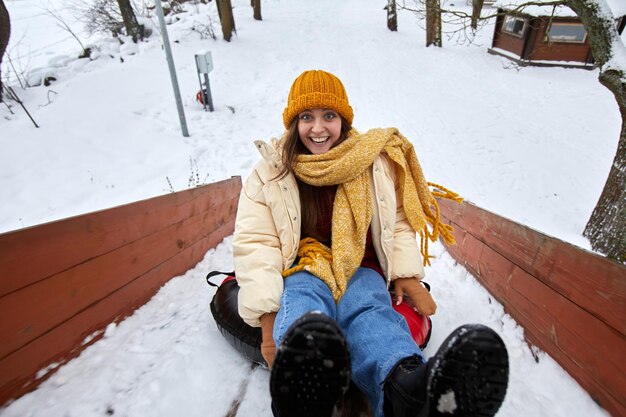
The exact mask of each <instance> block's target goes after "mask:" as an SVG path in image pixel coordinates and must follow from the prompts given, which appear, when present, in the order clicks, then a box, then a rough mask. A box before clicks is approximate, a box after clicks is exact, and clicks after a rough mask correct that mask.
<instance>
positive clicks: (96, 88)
mask: <svg viewBox="0 0 626 417" xmlns="http://www.w3.org/2000/svg"><path fill="white" fill-rule="evenodd" d="M5 3H6V5H7V7H8V9H9V13H10V14H11V17H12V24H13V34H12V38H11V44H10V46H9V51H10V53H14V54H15V57H20V62H22V63H21V64H19V65H18V72H19V68H22V69H23V70H25V69H29V70H30V73H31V74H33V76H32V77H30V78H31V81H32V80H34V79H35V78H36V77H35V75H39V76H41V74H44V73H50V74H52V75H54V76H55V77H56V78H57V81H56V82H54V83H53V84H52V85H50V86H49V87H36V88H28V89H21V88H19V86H17V85H15V84H14V81H12V83H13V84H14V85H13V86H14V88H15V89H16V92H17V93H18V94H19V95H20V97H21V99H22V100H23V101H24V102H25V105H26V106H27V108H28V110H29V111H30V112H31V114H32V115H33V117H34V119H35V120H36V122H37V123H38V124H39V125H40V126H41V127H40V128H39V129H36V128H34V126H33V125H32V123H31V121H30V120H29V119H28V117H27V116H26V114H25V113H24V111H23V110H22V109H21V108H20V107H19V106H17V105H15V104H14V103H13V104H14V105H13V106H12V113H11V112H9V110H8V109H7V107H6V106H3V105H0V116H1V117H0V143H1V145H2V148H1V149H2V151H1V152H0V201H2V202H3V203H4V204H2V205H1V206H0V232H4V231H9V230H13V229H18V228H21V227H26V226H31V225H34V224H38V223H41V222H47V221H51V220H55V219H58V218H62V217H67V216H71V215H76V214H80V213H84V212H88V211H93V210H97V209H101V208H106V207H111V206H115V205H118V204H122V203H128V202H130V201H135V200H138V199H143V198H147V197H151V196H154V195H158V194H162V193H166V192H169V191H171V189H172V188H173V189H175V190H181V189H184V188H187V187H188V186H189V185H196V184H197V183H198V182H212V181H215V180H219V179H223V178H228V177H230V176H232V175H242V176H244V177H245V176H246V175H247V173H248V172H249V171H250V169H251V167H252V165H253V164H254V162H255V161H256V160H257V159H258V155H257V153H256V150H255V148H254V146H253V145H252V141H253V140H254V139H267V138H269V137H271V136H277V135H280V134H281V129H282V119H281V114H282V109H283V107H284V105H285V100H286V95H287V92H288V89H289V86H290V84H291V81H292V80H293V79H294V78H295V77H296V76H297V75H298V74H299V73H300V72H302V71H303V70H305V69H311V68H322V69H326V70H329V71H332V72H334V73H335V74H337V75H338V76H339V77H340V78H341V79H342V81H343V82H344V85H345V86H346V88H347V91H348V94H349V96H350V101H351V104H352V106H353V108H354V110H355V121H354V125H355V127H357V128H359V129H361V130H366V129H368V128H372V127H378V126H396V127H398V128H399V129H400V131H401V132H403V133H404V134H405V136H407V137H408V138H409V139H410V140H412V141H413V142H414V143H415V146H416V149H417V152H418V156H419V158H420V161H421V163H422V166H423V168H424V171H425V173H426V176H427V178H428V179H429V180H430V181H433V182H437V183H441V184H443V185H445V186H447V187H449V188H451V189H453V190H455V191H457V192H459V193H460V194H461V195H463V196H464V197H465V198H466V199H468V200H470V201H473V202H474V203H476V204H478V205H480V206H482V207H484V208H486V209H488V210H491V211H494V212H496V213H499V214H501V215H504V216H506V217H509V218H511V219H513V220H516V221H518V222H521V223H524V224H527V225H529V226H531V227H533V228H536V229H538V230H541V231H543V232H544V233H547V234H550V235H553V236H556V237H558V238H561V239H563V240H566V241H570V242H572V243H575V244H577V245H579V246H582V247H585V248H587V247H588V243H587V241H586V240H585V239H584V238H582V237H581V236H580V234H581V231H582V229H583V227H584V224H585V222H586V221H587V219H588V217H589V215H590V213H591V210H592V209H593V207H594V205H595V203H596V201H597V199H598V197H599V195H600V191H601V190H602V186H603V185H604V182H605V180H606V176H607V174H608V171H609V168H610V165H611V162H612V160H613V157H614V154H615V150H616V146H617V140H618V135H619V129H620V116H619V112H618V109H617V106H616V104H615V102H614V99H613V97H612V96H611V94H610V93H609V92H608V90H606V89H605V88H603V87H602V86H601V85H600V84H599V83H598V81H597V75H598V73H597V71H584V70H576V69H562V68H517V67H515V66H513V65H512V64H511V63H510V62H509V61H507V60H505V59H504V58H501V57H496V56H492V55H489V54H487V52H486V49H487V47H489V46H490V44H491V35H492V31H493V26H492V25H488V26H487V27H486V28H485V29H483V31H481V32H480V33H479V34H478V36H477V38H476V39H475V40H474V43H473V44H471V45H468V44H459V43H456V42H455V41H454V40H447V39H446V40H444V48H442V49H436V48H425V47H424V38H425V36H424V31H423V29H421V28H420V27H419V22H418V21H417V19H416V18H415V17H414V16H413V15H411V14H410V13H408V12H400V14H399V32H397V33H392V32H389V31H388V30H387V28H386V24H385V12H384V10H382V8H383V6H384V5H385V4H386V1H382V0H379V1H377V2H374V1H372V2H362V1H358V0H344V1H341V2H337V1H334V0H316V1H315V2H314V3H313V2H308V1H305V0H300V1H296V0H293V1H280V0H264V1H263V17H264V20H263V21H261V22H258V21H255V20H253V18H252V10H251V8H250V2H249V1H247V0H233V5H234V7H235V8H234V13H235V20H236V24H237V35H236V36H235V37H234V38H233V41H232V42H230V43H227V42H224V41H222V40H218V41H213V40H211V39H203V38H202V36H201V34H200V31H201V30H202V28H203V27H205V26H204V25H206V24H207V22H208V17H207V16H211V20H212V21H213V22H217V21H218V19H217V12H216V10H215V5H214V3H210V4H208V5H202V4H200V5H197V6H194V5H190V6H189V7H188V12H187V13H184V14H179V15H176V16H175V18H169V19H168V20H169V21H170V22H171V23H173V24H170V25H169V26H168V32H169V35H170V39H171V40H172V48H173V53H174V59H175V63H176V68H177V72H178V81H179V83H180V86H181V93H182V97H183V104H184V109H185V114H186V120H187V123H188V126H189V131H190V133H191V136H190V137H188V138H184V137H183V136H182V134H181V131H180V126H179V119H178V115H177V113H176V107H175V103H174V99H173V94H172V88H171V84H170V80H169V75H168V71H167V65H166V63H165V59H164V52H163V50H162V44H161V42H160V40H159V38H158V37H157V35H158V29H157V28H155V34H154V35H153V36H152V37H151V38H150V39H149V40H148V41H147V42H143V43H140V44H138V45H136V46H135V45H130V46H129V45H128V44H126V45H123V46H122V47H120V45H119V42H118V41H117V40H115V39H112V38H103V37H99V36H90V37H88V36H87V35H85V34H84V32H83V30H82V28H81V26H80V25H79V24H78V23H76V22H75V21H74V20H73V19H74V18H73V17H72V15H71V10H72V7H70V6H68V4H69V3H68V2H66V1H64V0H49V1H44V0H5ZM49 6H53V7H54V8H55V10H58V11H60V13H62V14H63V16H66V19H67V22H68V23H70V24H71V25H72V26H73V27H74V29H75V31H76V32H77V33H78V34H79V35H80V36H81V37H83V40H84V43H87V44H90V45H91V46H92V47H93V50H94V51H95V52H94V55H93V58H94V59H93V60H91V61H90V60H88V59H80V60H78V59H76V58H75V56H76V55H77V53H78V52H80V50H79V49H80V48H79V47H78V43H76V42H75V40H73V39H72V38H71V37H70V36H69V34H67V33H66V32H63V31H62V30H60V29H58V28H56V27H55V26H54V24H53V23H51V21H50V17H49V16H46V15H45V13H44V12H43V11H44V9H45V8H46V7H49ZM175 19H176V20H177V21H176V22H175V23H174V20H175ZM214 29H215V32H216V33H217V34H218V35H219V34H220V28H219V25H218V24H217V23H214ZM20 40H21V42H20V43H19V48H17V47H16V45H18V41H20ZM18 49H19V51H20V52H19V53H18V52H17V50H18ZM204 50H210V51H211V52H212V56H213V61H214V64H215V69H214V70H213V72H212V73H211V75H210V78H211V90H212V93H213V99H214V103H215V107H216V111H215V112H213V113H208V112H205V111H204V110H203V108H202V107H201V106H200V105H199V104H198V103H196V101H195V94H196V92H197V91H198V89H199V86H198V78H197V75H196V70H195V64H194V54H195V53H198V52H200V51H204ZM24 51H26V52H24ZM16 62H17V61H16ZM11 71H12V70H11V69H9V68H8V67H7V59H6V58H5V61H4V62H3V76H5V75H11V74H10V73H11ZM170 184H171V185H170ZM433 250H436V251H438V255H439V259H438V260H436V261H435V262H434V263H433V267H431V268H430V269H429V270H428V271H427V274H428V281H430V283H431V284H432V285H433V293H434V296H435V298H436V300H437V301H438V302H439V306H440V307H439V310H438V313H437V315H436V316H435V318H434V326H435V327H434V334H433V339H432V340H431V343H430V347H429V348H428V349H427V352H426V353H427V354H432V353H433V352H434V351H435V350H436V347H437V346H438V344H439V343H440V342H441V341H442V340H443V339H444V338H445V336H446V335H447V334H448V333H449V331H451V330H452V329H454V328H455V327H456V326H457V325H459V324H461V323H463V322H470V321H472V322H480V323H485V324H487V325H490V326H492V327H493V328H495V329H496V330H498V332H499V333H500V334H501V335H502V336H503V338H504V339H505V341H506V343H507V347H508V348H509V353H510V356H511V359H512V367H511V386H510V390H509V394H508V395H507V400H506V403H505V405H504V406H503V408H502V411H501V412H500V413H499V415H500V416H511V417H513V416H521V415H524V416H526V415H532V416H540V417H541V416H546V417H547V416H550V417H565V416H567V417H571V416H601V415H605V413H604V412H603V411H602V410H601V409H599V408H598V407H597V406H596V405H595V403H594V402H593V401H592V400H591V399H590V397H589V396H588V395H587V394H586V393H585V392H584V391H583V390H582V389H581V388H580V387H579V386H578V385H577V384H576V383H575V382H573V380H572V379H571V378H570V377H569V376H568V375H567V374H566V373H565V372H564V371H563V370H562V369H561V368H560V367H559V366H558V365H556V364H555V362H554V361H553V360H552V359H550V358H549V357H548V356H546V355H545V354H543V353H541V352H534V353H533V352H531V350H530V349H529V348H528V347H527V346H526V345H525V343H524V342H523V332H522V329H521V328H519V327H518V326H516V324H515V323H514V322H513V321H512V319H511V318H510V317H509V316H507V315H505V314H504V313H503V311H502V307H501V306H500V305H498V304H497V303H495V302H494V301H493V300H490V298H489V296H488V294H487V293H486V292H485V291H484V290H483V289H482V288H481V287H480V286H479V285H478V284H477V283H476V281H474V280H473V279H472V278H471V276H469V275H468V274H467V273H466V272H465V270H464V269H463V268H461V267H459V266H457V265H455V264H454V262H453V261H452V259H451V258H450V257H449V256H448V255H447V254H446V253H445V252H443V249H442V248H441V247H440V246H439V245H436V246H435V247H434V249H433ZM231 255H232V253H231V248H230V239H227V240H226V241H225V242H224V243H223V244H222V245H221V246H220V247H218V248H217V249H216V250H215V251H210V252H209V253H208V254H207V257H206V258H205V260H204V261H203V262H201V263H200V264H199V265H198V267H197V268H196V269H194V270H191V271H189V272H188V273H187V274H186V275H185V276H183V277H179V278H175V279H174V280H172V281H171V282H170V283H169V284H167V285H166V286H165V287H164V288H163V290H162V291H161V292H160V293H159V294H158V295H157V296H156V297H155V298H154V299H153V300H152V301H151V302H150V303H148V304H147V305H146V306H145V307H143V308H142V309H141V310H139V311H138V312H137V313H136V314H135V315H134V316H132V317H131V318H129V319H127V320H126V321H124V322H123V323H121V324H120V325H119V326H118V327H117V328H115V327H113V326H112V327H110V328H109V330H108V332H107V337H106V338H105V339H104V340H102V341H100V342H98V343H96V344H95V345H93V346H92V347H90V348H88V349H87V350H86V351H85V352H84V353H83V354H82V355H81V356H80V357H79V358H78V359H76V360H74V361H72V362H71V363H69V364H68V365H66V366H64V367H63V368H61V369H60V370H59V372H58V373H57V374H55V375H54V376H53V377H52V378H50V380H48V381H47V382H45V383H44V384H43V385H42V386H41V387H40V388H39V389H38V390H37V391H35V392H33V393H31V394H28V395H26V396H24V397H23V398H21V399H20V400H18V401H16V402H14V403H13V404H11V405H10V406H9V407H7V408H5V409H3V410H0V415H2V416H3V417H4V416H51V417H52V416H55V417H56V416H74V415H76V416H96V415H97V416H101V415H111V414H113V415H122V416H145V415H148V416H170V415H185V416H195V415H198V416H200V415H202V416H218V417H221V416H224V415H226V412H227V410H228V408H229V407H230V404H231V402H232V400H233V399H234V398H235V397H236V396H238V395H239V394H238V393H239V392H240V390H242V389H245V390H246V394H245V396H244V401H243V403H242V404H241V407H240V408H239V414H238V415H239V416H269V415H270V414H271V413H270V412H269V398H268V392H267V372H266V371H264V370H262V369H255V370H252V369H251V368H250V366H249V364H247V363H246V361H245V360H243V359H242V358H241V357H240V356H238V354H237V353H236V352H234V351H233V350H232V349H231V348H230V347H229V345H227V344H226V342H225V341H224V340H223V339H222V338H221V336H220V335H219V333H218V332H217V330H216V328H215V324H214V322H213V321H212V319H211V317H210V314H209V310H208V301H209V299H210V296H211V294H212V292H213V289H211V288H209V287H208V286H206V284H205V282H204V275H205V274H206V272H207V270H209V269H219V268H225V267H228V266H229V263H230V258H231ZM246 384H247V385H246ZM242 387H244V388H242Z"/></svg>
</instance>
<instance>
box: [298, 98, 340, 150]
mask: <svg viewBox="0 0 626 417" xmlns="http://www.w3.org/2000/svg"><path fill="white" fill-rule="evenodd" d="M298 135H299V136H300V140H301V141H302V143H303V144H304V146H306V148H307V149H308V150H309V151H311V153H312V154H314V155H319V154H323V153H325V152H328V151H329V150H330V149H331V148H332V147H333V145H334V144H335V142H337V141H338V140H339V136H340V135H341V117H340V116H339V113H337V112H336V111H334V110H330V109H311V110H305V111H303V112H302V113H300V114H299V115H298Z"/></svg>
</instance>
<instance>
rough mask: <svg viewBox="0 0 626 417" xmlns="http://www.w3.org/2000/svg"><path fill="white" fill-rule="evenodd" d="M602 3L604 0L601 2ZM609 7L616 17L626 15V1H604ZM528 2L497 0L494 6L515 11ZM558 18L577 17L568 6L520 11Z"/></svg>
mask: <svg viewBox="0 0 626 417" xmlns="http://www.w3.org/2000/svg"><path fill="white" fill-rule="evenodd" d="M550 1H552V0H533V3H547V2H550ZM600 1H602V0H600ZM604 1H606V3H607V5H608V6H609V8H610V9H611V11H612V12H613V16H614V17H616V18H617V17H621V16H624V15H626V1H625V0H604ZM527 2H528V0H497V1H496V2H495V3H494V4H493V6H494V7H498V8H502V9H505V10H511V9H515V8H517V7H518V6H520V5H522V4H524V3H527ZM553 10H554V16H558V17H576V13H574V11H573V10H572V9H570V8H569V7H567V6H556V7H555V6H552V5H546V6H539V5H532V6H527V7H524V8H523V10H520V13H524V14H527V15H530V16H551V15H553Z"/></svg>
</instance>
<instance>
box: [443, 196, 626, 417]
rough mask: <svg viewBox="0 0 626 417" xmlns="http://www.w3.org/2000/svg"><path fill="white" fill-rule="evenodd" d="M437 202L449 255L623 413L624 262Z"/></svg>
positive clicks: (609, 406)
mask: <svg viewBox="0 0 626 417" xmlns="http://www.w3.org/2000/svg"><path fill="white" fill-rule="evenodd" d="M439 204H440V206H441V211H442V215H443V216H444V218H445V219H446V220H447V221H448V222H449V223H450V224H452V225H453V226H454V227H455V229H456V231H455V235H456V240H457V245H455V246H450V247H448V248H447V249H448V252H449V253H450V254H451V255H452V257H453V258H454V259H455V260H457V261H458V262H459V263H461V264H462V265H465V267H466V268H467V269H468V270H469V271H470V272H471V273H472V274H473V275H474V276H475V277H476V278H477V279H478V280H479V281H480V282H481V284H483V286H485V287H486V288H487V289H488V290H489V292H490V293H491V294H492V295H493V296H494V297H495V298H496V299H498V301H500V302H501V303H502V304H503V305H504V308H505V310H506V311H507V312H508V313H509V314H510V315H511V316H512V317H513V318H514V319H515V320H516V321H517V322H518V323H519V324H520V325H522V326H523V327H524V329H525V336H526V339H527V340H528V341H529V342H530V343H532V344H534V345H536V346H538V347H539V348H541V349H542V350H544V351H545V352H547V353H548V354H550V356H552V357H553V358H554V359H555V360H556V361H557V362H558V363H559V364H560V365H561V366H562V367H563V368H564V369H565V370H566V371H567V372H569V373H570V375H572V377H574V378H575V379H576V380H577V381H578V382H579V383H580V385H581V386H582V387H583V388H584V389H586V390H587V391H588V392H589V394H590V395H591V396H592V398H594V400H595V401H597V402H598V403H599V404H600V405H601V406H602V407H603V408H605V409H606V410H607V411H609V412H610V413H611V414H612V415H614V416H626V377H625V376H626V360H624V358H625V355H626V336H625V335H626V308H625V305H624V295H625V294H626V267H624V266H623V265H621V264H618V263H617V262H613V261H611V260H608V259H606V258H604V257H602V256H599V255H597V254H594V253H592V252H588V251H585V250H583V249H580V248H577V247H575V246H573V245H570V244H568V243H566V242H563V241H560V240H558V239H555V238H552V237H549V236H546V235H544V234H542V233H539V232H537V231H535V230H532V229H530V228H528V227H525V226H522V225H520V224H517V223H515V222H513V221H510V220H508V219H506V218H503V217H500V216H498V215H496V214H493V213H490V212H488V211H486V210H483V209H481V208H479V207H477V206H475V205H473V204H470V203H467V202H465V203H463V204H461V205H459V204H456V203H452V202H449V201H440V203H439ZM557 400H558V399H557Z"/></svg>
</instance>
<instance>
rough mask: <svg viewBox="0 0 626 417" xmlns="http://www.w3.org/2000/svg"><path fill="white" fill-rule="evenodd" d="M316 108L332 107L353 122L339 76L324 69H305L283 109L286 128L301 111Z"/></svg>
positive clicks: (294, 84) (290, 92)
mask: <svg viewBox="0 0 626 417" xmlns="http://www.w3.org/2000/svg"><path fill="white" fill-rule="evenodd" d="M316 108H319V109H332V110H334V111H336V112H337V113H339V114H340V115H341V116H342V117H343V118H344V119H346V120H347V121H348V123H350V124H352V119H353V118H354V113H353V112H352V107H350V104H349V103H348V95H347V94H346V89H345V88H344V87H343V84H342V83H341V81H340V80H339V78H337V77H335V76H334V75H333V74H331V73H330V72H326V71H322V70H311V71H304V72H303V73H302V74H300V75H299V76H298V78H296V80H295V81H294V82H293V84H292V85H291V89H290V90H289V98H288V99H287V107H285V110H284V111H283V122H284V123H285V128H287V129H289V125H290V124H291V122H292V121H293V118H294V117H296V116H297V115H298V114H299V113H300V112H302V111H304V110H307V109H316Z"/></svg>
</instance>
